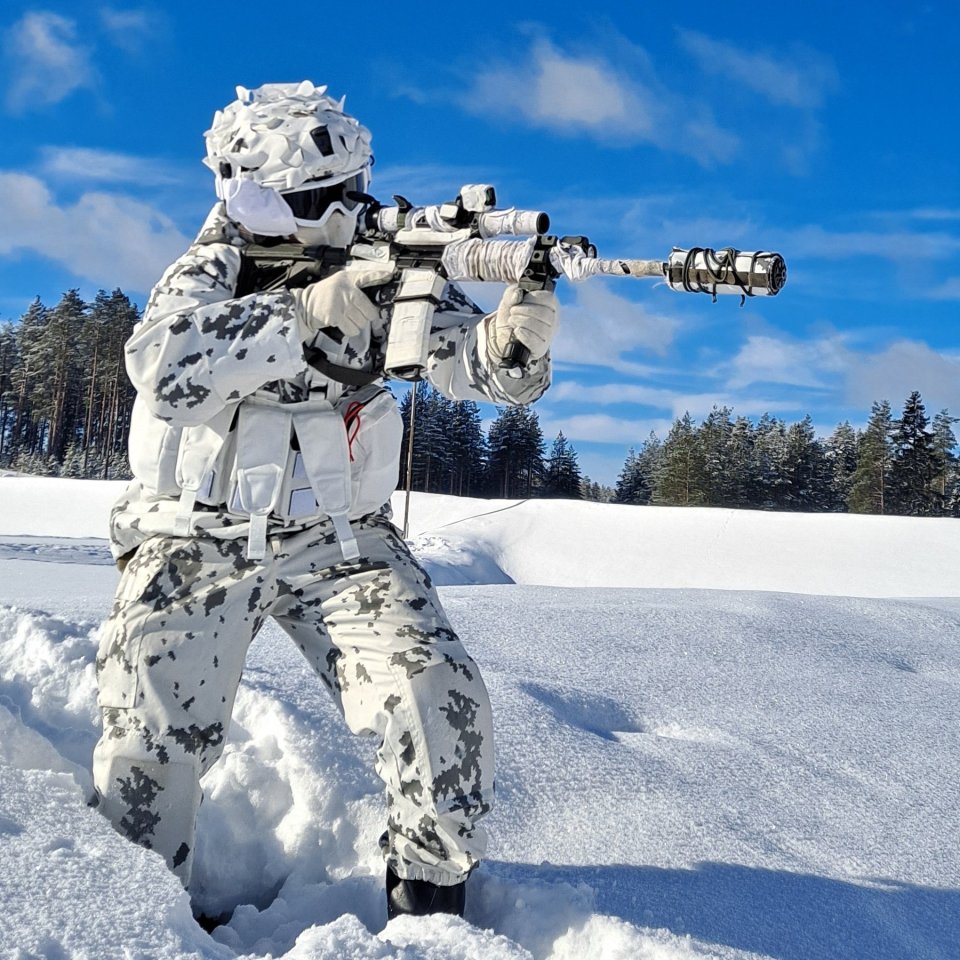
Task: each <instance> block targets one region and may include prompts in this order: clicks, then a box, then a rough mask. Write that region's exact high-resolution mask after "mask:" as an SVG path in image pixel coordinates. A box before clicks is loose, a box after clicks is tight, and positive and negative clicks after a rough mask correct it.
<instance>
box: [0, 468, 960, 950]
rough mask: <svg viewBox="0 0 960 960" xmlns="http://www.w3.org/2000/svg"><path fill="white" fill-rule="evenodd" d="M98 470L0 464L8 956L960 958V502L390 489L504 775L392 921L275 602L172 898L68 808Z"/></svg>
mask: <svg viewBox="0 0 960 960" xmlns="http://www.w3.org/2000/svg"><path fill="white" fill-rule="evenodd" d="M118 489H119V486H118V485H117V484H112V483H96V482H84V481H60V480H47V479H31V478H14V477H0V951H2V955H3V956H12V957H16V958H18V960H28V958H32V957H44V958H49V960H60V958H91V960H93V958H97V960H100V958H113V957H117V958H121V957H122V958H127V957H130V958H134V957H137V958H157V960H166V958H174V957H204V958H225V960H226V958H233V957H235V956H241V957H262V956H266V955H271V956H274V957H285V958H288V960H294V958H295V960H307V958H311V960H313V958H327V957H329V958H334V957H336V958H368V957H370V958H373V957H376V958H384V957H390V958H395V957H402V958H404V960H414V958H444V960H446V958H461V957H462V958H468V957H469V958H484V960H485V958H520V957H524V958H528V957H531V956H532V957H535V958H538V960H540V958H543V960H546V958H556V960H560V958H571V960H572V958H577V960H584V958H594V957H596V958H601V957H603V958H604V960H606V958H619V957H622V958H644V960H646V958H649V960H686V958H693V957H718V958H720V957H723V958H727V957H729V958H733V957H736V958H745V957H754V956H766V957H778V958H785V960H819V958H823V960H827V958H829V960H835V958H845V960H846V958H853V960H878V958H883V960H887V958H890V960H900V958H904V960H905V958H957V957H958V956H960V947H958V944H960V862H958V856H957V851H956V840H955V833H956V825H957V823H958V822H960V798H958V795H957V790H956V783H957V781H958V774H960V724H958V721H960V697H958V694H960V658H958V654H960V573H958V572H957V571H958V570H960V526H958V524H957V522H956V521H949V520H914V519H900V518H877V517H847V516H812V515H797V514H792V515H783V514H761V513H754V512H747V511H743V512H734V511H722V510H713V511H711V510H698V509H691V510H682V509H667V508H639V507H618V506H608V505H599V504H583V503H571V502H566V501H553V502H550V501H529V502H506V501H500V502H497V501H478V500H459V499H454V498H447V497H427V496H417V497H415V498H414V504H413V509H412V514H411V537H412V539H413V541H414V546H415V548H416V549H417V550H418V551H419V552H420V554H421V556H423V557H424V558H425V560H426V562H427V563H428V565H429V567H430V569H431V571H432V572H433V573H434V575H435V576H436V579H437V580H438V582H439V583H441V584H445V586H442V587H441V595H442V597H443V600H444V603H445V605H446V607H447V609H448V611H449V613H450V615H451V618H452V620H453V622H454V624H455V625H456V626H457V628H458V630H459V631H460V633H461V634H462V636H463V638H464V640H465V642H466V644H467V646H468V648H469V649H470V650H471V652H472V653H473V654H474V656H475V657H476V658H477V659H478V661H479V662H480V664H481V667H482V669H483V671H484V676H485V679H486V681H487V685H488V686H489V688H490V692H491V697H492V699H493V702H494V709H495V720H496V727H497V737H498V754H499V770H498V791H499V801H498V807H497V809H496V811H495V812H494V814H493V815H492V816H491V818H490V823H489V826H490V830H491V835H492V848H491V851H490V857H489V859H488V860H487V861H486V862H485V863H484V864H483V866H482V867H481V869H480V870H479V871H478V872H477V874H476V875H475V876H474V877H473V878H472V879H471V881H470V892H469V896H468V908H467V921H460V920H459V919H455V918H446V917H442V918H429V919H427V920H410V919H406V918H401V919H400V920H397V921H394V922H393V923H391V924H389V925H386V917H385V910H384V907H383V893H382V870H381V866H380V863H379V861H378V857H377V855H376V852H375V851H376V842H375V840H376V837H377V836H378V834H379V832H380V830H381V819H382V804H381V799H380V790H379V787H378V782H377V780H376V777H375V775H374V774H373V772H372V755H373V745H372V744H371V743H370V742H368V741H364V740H358V739H356V738H352V737H350V735H349V734H348V733H346V731H345V730H344V728H343V727H342V724H341V722H340V719H339V717H338V715H337V713H336V711H335V709H334V708H333V706H332V703H331V702H330V700H329V699H328V698H327V696H326V694H325V692H324V690H323V688H322V685H321V684H319V683H318V682H317V681H316V680H315V678H314V677H313V675H312V674H311V673H310V671H309V670H308V668H307V666H306V664H305V662H304V661H303V660H302V658H301V657H300V656H299V654H298V653H297V651H296V650H295V649H294V648H293V646H292V644H290V643H289V642H288V641H287V639H286V637H285V636H284V635H283V634H281V633H280V631H279V630H277V629H275V628H274V627H272V626H268V627H266V628H265V629H264V631H263V632H262V634H261V636H260V637H259V638H258V640H257V641H256V642H255V643H254V645H253V647H252V648H251V654H250V659H249V663H248V669H247V671H246V674H245V677H244V681H243V684H242V687H241V691H240V695H239V697H238V700H237V707H236V711H235V722H234V726H233V729H232V731H231V740H230V744H229V746H228V748H227V751H226V752H225V755H224V758H223V760H222V762H221V763H220V764H219V765H218V767H217V768H215V769H214V770H213V771H212V772H211V773H210V774H209V775H208V777H207V778H206V780H205V783H204V786H205V791H206V800H205V803H204V806H203V808H202V811H201V815H200V831H201V832H200V843H199V847H198V852H197V870H196V872H197V883H196V889H195V890H194V891H192V895H193V904H191V902H190V899H189V898H188V896H187V894H185V893H184V892H183V891H182V890H181V889H180V888H179V885H178V883H177V882H176V880H175V879H174V878H173V877H172V876H171V875H169V874H168V873H167V871H166V869H165V868H164V866H163V864H162V862H161V861H160V860H159V858H158V857H156V856H155V855H154V854H152V853H150V852H148V851H144V850H141V849H139V848H137V847H135V846H133V845H131V844H129V843H127V842H126V841H124V840H123V839H122V838H121V837H119V836H118V835H116V834H115V833H114V832H113V830H112V829H111V828H110V827H109V825H108V824H107V823H106V822H105V821H104V820H103V819H102V818H101V817H100V816H99V815H98V814H97V813H96V812H95V811H93V810H91V809H89V808H88V807H86V805H85V801H86V798H87V796H88V795H89V791H90V773H89V766H90V753H91V750H92V747H93V744H94V742H95V740H96V737H97V728H98V720H97V715H96V709H95V705H94V698H95V678H94V667H93V660H94V655H95V650H96V642H97V635H98V630H99V625H100V623H101V621H102V619H103V617H104V616H105V614H106V612H107V610H108V609H109V605H110V602H111V596H112V591H113V587H114V585H115V583H116V572H115V570H114V569H113V567H112V566H111V565H110V560H109V555H108V551H107V550H106V545H105V542H104V540H103V539H102V537H103V529H104V523H105V517H106V512H107V510H108V509H109V505H110V502H111V501H112V499H113V497H114V496H115V495H116V493H117V491H118ZM396 505H397V507H398V509H397V513H398V515H399V516H402V503H401V502H399V500H398V501H397V502H396ZM192 909H203V910H205V911H206V912H207V913H219V912H223V913H224V914H225V915H226V914H228V913H230V912H231V911H232V916H231V917H230V920H229V923H228V924H226V925H225V926H222V927H220V928H219V929H218V930H217V931H215V934H214V936H213V937H212V938H211V937H210V936H208V935H207V934H206V933H204V932H203V931H202V930H201V929H200V928H199V927H198V926H197V925H196V923H195V922H194V921H193V918H192V913H191V910H192Z"/></svg>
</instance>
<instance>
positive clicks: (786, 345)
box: [718, 335, 851, 390]
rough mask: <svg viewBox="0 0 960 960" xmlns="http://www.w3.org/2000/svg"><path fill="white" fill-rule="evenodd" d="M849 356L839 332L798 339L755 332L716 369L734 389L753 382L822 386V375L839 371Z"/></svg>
mask: <svg viewBox="0 0 960 960" xmlns="http://www.w3.org/2000/svg"><path fill="white" fill-rule="evenodd" d="M850 360H851V354H850V350H849V349H848V347H847V346H846V344H845V343H844V340H843V338H842V337H839V336H832V337H823V338H818V339H814V340H807V341H799V340H793V339H789V338H787V337H784V336H763V335H756V336H750V337H748V338H747V341H746V343H744V344H743V346H742V347H741V348H740V350H739V351H738V352H737V354H736V355H735V356H734V357H733V359H732V360H730V361H729V362H728V363H726V364H723V365H722V367H721V368H720V370H719V371H718V372H721V373H722V374H724V375H725V376H726V378H727V385H728V386H729V387H730V388H731V389H734V390H736V389H740V388H742V387H746V386H750V385H751V384H754V383H781V384H789V385H793V386H799V387H814V388H823V387H825V386H826V385H827V382H828V381H827V379H826V378H825V375H834V377H835V376H836V375H837V374H842V373H843V372H844V371H846V370H847V369H848V367H849V365H850Z"/></svg>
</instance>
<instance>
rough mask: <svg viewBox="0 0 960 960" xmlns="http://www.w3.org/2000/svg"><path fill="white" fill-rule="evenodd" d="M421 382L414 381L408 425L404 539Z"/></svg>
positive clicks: (408, 523)
mask: <svg viewBox="0 0 960 960" xmlns="http://www.w3.org/2000/svg"><path fill="white" fill-rule="evenodd" d="M419 386H420V381H419V380H414V381H413V388H412V390H411V391H410V423H408V424H407V488H406V489H407V496H406V499H405V501H404V504H403V539H404V540H406V539H407V537H408V536H409V535H410V491H411V490H412V489H413V438H414V426H415V424H416V422H417V387H419Z"/></svg>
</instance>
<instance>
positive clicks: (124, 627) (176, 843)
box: [94, 204, 550, 886]
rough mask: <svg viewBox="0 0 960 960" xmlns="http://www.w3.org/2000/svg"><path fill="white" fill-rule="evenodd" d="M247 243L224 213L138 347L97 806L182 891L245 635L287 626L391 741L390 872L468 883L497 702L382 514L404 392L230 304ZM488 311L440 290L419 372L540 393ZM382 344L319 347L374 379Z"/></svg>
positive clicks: (216, 216) (265, 301)
mask: <svg viewBox="0 0 960 960" xmlns="http://www.w3.org/2000/svg"><path fill="white" fill-rule="evenodd" d="M247 242H248V239H247V235H246V234H244V233H243V231H241V230H240V229H239V228H238V227H237V225H236V224H235V223H233V222H232V221H230V220H229V219H227V217H226V215H225V213H224V210H223V206H222V204H218V205H217V206H215V207H214V209H213V211H212V212H211V214H210V216H209V218H208V219H207V222H206V224H205V225H204V227H203V229H202V230H201V232H200V234H199V236H198V237H197V239H196V241H195V242H194V243H193V244H192V245H191V247H190V248H189V249H188V251H187V252H186V253H185V254H184V255H183V256H182V257H180V259H179V260H177V261H176V262H175V263H174V264H173V265H172V266H171V267H170V268H169V269H168V270H167V272H166V273H165V275H164V276H163V278H162V279H161V281H160V282H159V284H158V285H157V286H156V288H155V289H154V291H153V293H152V295H151V298H150V301H149V303H148V305H147V308H146V310H145V313H144V318H143V321H142V323H141V324H140V325H139V326H138V328H137V329H136V330H135V332H134V334H133V336H132V337H131V338H130V340H129V341H128V343H127V347H126V353H127V369H128V372H129V374H130V377H131V380H132V381H133V383H134V385H135V386H136V388H137V391H138V396H137V400H136V403H135V406H134V414H133V422H132V428H131V443H130V460H131V466H132V469H133V473H134V476H135V479H134V480H133V481H132V482H131V484H130V485H129V487H128V488H127V490H126V492H125V493H124V495H123V496H122V497H121V498H120V500H119V501H118V502H117V504H116V505H115V507H114V509H113V513H112V516H111V538H112V545H113V550H114V554H115V556H116V557H117V558H118V559H120V558H126V559H128V561H129V562H127V564H126V567H125V569H124V572H123V574H122V577H121V580H120V584H119V587H118V589H117V595H116V600H115V603H114V607H113V611H112V614H111V616H110V619H109V621H108V622H107V625H106V628H105V630H104V633H103V639H102V643H101V647H100V651H99V656H98V659H97V668H98V677H99V685H100V692H99V704H100V707H101V710H102V716H103V736H102V738H101V739H100V741H99V743H98V744H97V747H96V750H95V753H94V780H95V785H96V790H97V802H98V804H99V807H100V809H101V810H102V811H103V812H104V813H105V814H106V815H107V816H108V817H109V818H110V819H111V820H112V821H113V823H114V824H115V825H116V826H117V828H118V829H119V830H120V831H121V832H123V833H124V834H125V835H127V836H128V837H130V839H132V840H134V841H136V842H137V843H140V844H142V845H144V846H146V847H150V848H152V849H155V850H157V851H159V852H160V853H162V854H163V855H164V856H165V857H166V858H167V861H168V863H169V864H170V866H171V868H172V869H174V870H175V871H176V873H177V874H178V875H179V876H180V877H181V879H182V880H183V882H184V884H187V883H188V882H189V878H190V871H191V865H192V856H193V849H194V830H195V819H196V813H197V809H198V806H199V803H200V797H201V789H200V786H199V778H200V777H201V776H202V774H203V773H204V772H205V771H206V770H207V769H209V768H210V766H211V765H212V764H213V763H215V762H216V760H217V758H218V757H219V756H220V753H221V751H222V749H223V746H224V743H225V741H226V738H227V733H228V727H229V722H230V714H231V710H232V707H233V702H234V697H235V695H236V691H237V685H238V683H239V681H240V676H241V673H242V670H243V663H244V657H245V655H246V651H247V648H248V646H249V644H250V642H251V640H252V639H253V637H254V636H255V635H256V633H257V631H258V629H259V628H260V626H261V625H262V623H263V622H264V619H265V618H266V617H267V616H273V617H274V618H275V619H276V620H277V622H278V623H279V624H280V625H281V626H282V627H283V628H284V630H286V632H287V633H288V634H289V635H290V636H291V637H292V638H293V640H294V641H295V642H296V643H297V645H298V646H299V647H300V649H301V650H302V651H303V653H304V655H305V656H306V657H307V659H308V661H309V662H310V664H311V665H312V666H313V667H314V669H315V670H316V671H317V673H318V674H319V675H320V677H321V679H322V680H323V682H324V683H325V684H326V685H327V686H328V687H329V688H330V690H331V691H332V693H333V695H334V697H335V698H336V700H337V703H338V704H339V706H340V709H341V710H342V712H343V715H344V718H345V720H346V723H347V726H348V727H349V728H350V730H351V731H352V732H354V733H358V734H360V733H363V734H371V735H374V736H376V737H378V738H379V739H380V742H381V745H380V748H379V750H378V753H377V772H378V773H379V775H380V776H381V777H382V779H383V781H384V783H385V785H386V795H387V804H388V822H387V831H386V833H385V834H384V836H383V838H382V840H381V845H382V847H383V853H384V857H385V859H386V862H387V864H388V865H389V866H390V867H391V869H393V871H394V872H395V873H396V874H397V875H398V876H400V877H403V878H407V879H414V880H426V881H429V882H431V883H434V884H438V885H441V886H445V885H451V884H455V883H459V882H460V881H462V880H463V879H464V878H465V876H466V875H467V874H468V873H469V871H470V870H471V869H472V868H473V867H474V866H475V865H476V863H477V861H478V859H479V857H480V856H481V855H482V853H483V850H484V845H485V835H484V831H483V829H482V827H480V826H479V825H478V823H477V821H478V819H479V818H480V817H481V816H482V815H483V814H485V813H487V812H488V811H489V810H490V807H491V804H492V802H493V736H492V725H491V718H490V705H489V700H488V697H487V693H486V690H485V688H484V685H483V681H482V679H481V677H480V673H479V671H478V669H477V666H476V664H475V663H474V662H473V660H471V658H470V657H469V656H468V655H467V653H466V652H465V651H464V649H463V646H462V645H461V643H460V641H459V639H458V638H457V636H456V634H455V633H454V632H453V630H452V629H451V627H450V624H449V622H448V621H447V618H446V615H445V614H444V612H443V610H442V608H441V606H440V604H439V601H438V599H437V595H436V592H435V590H434V588H433V586H432V585H431V582H430V578H429V576H428V575H427V574H426V572H425V571H424V570H423V568H422V567H421V566H420V565H419V564H418V563H417V561H416V560H415V559H414V558H413V556H412V555H411V554H410V551H409V550H408V548H407V546H406V544H405V543H404V542H403V540H402V539H401V538H400V536H399V535H398V533H397V531H396V529H395V528H394V527H393V525H392V524H391V523H390V519H389V517H390V515H389V507H388V505H387V501H388V500H389V497H390V494H391V492H392V491H393V489H394V487H395V485H396V480H397V477H398V473H399V451H400V440H401V433H402V425H401V422H400V417H399V413H398V411H397V408H396V403H395V401H394V399H393V397H392V395H391V394H390V393H389V392H388V391H387V390H386V389H385V388H384V387H383V383H382V381H379V380H378V381H375V382H374V383H373V384H370V385H368V386H363V387H351V386H347V385H345V384H344V383H341V382H337V381H335V380H331V379H329V378H328V377H326V376H324V375H323V374H321V373H319V372H318V371H317V370H315V369H314V368H313V367H311V366H309V365H308V364H307V363H306V361H305V359H304V352H303V346H302V344H301V341H300V339H299V328H298V323H297V320H296V314H295V303H294V298H293V296H292V294H291V293H290V292H288V291H286V290H279V291H274V292H269V293H264V292H259V293H258V292H254V293H250V294H247V295H242V296H237V283H238V277H239V275H240V267H241V250H242V248H243V247H244V246H245V245H246V243H247ZM490 322H492V321H491V318H490V317H485V316H484V315H483V314H482V312H481V311H479V309H478V308H476V307H475V306H474V305H473V304H472V303H471V302H470V301H468V300H467V298H466V297H465V296H464V295H463V293H462V292H461V291H460V290H459V289H458V288H457V287H456V286H454V285H452V284H451V285H448V287H447V290H446V292H445V294H444V300H443V303H442V304H441V305H440V307H439V308H438V310H437V313H436V317H435V322H434V329H433V332H432V334H431V349H430V357H429V363H428V366H427V379H429V381H430V382H431V383H432V384H433V385H434V386H435V387H436V388H437V389H439V390H440V391H441V392H443V393H444V394H445V395H447V396H449V397H451V398H453V399H476V400H489V401H493V402H495V403H511V404H512V403H528V402H531V401H533V400H535V399H536V398H537V397H539V396H540V395H541V394H542V393H543V391H544V390H545V389H546V387H547V385H548V382H549V367H550V362H549V359H548V358H543V359H540V360H535V361H532V362H530V363H529V364H528V366H527V368H526V370H525V372H524V374H523V376H521V377H518V378H516V379H513V378H510V377H506V376H501V375H499V373H498V371H497V369H496V364H495V363H494V362H492V361H491V362H488V359H487V337H486V335H485V326H486V324H488V323H490ZM328 333H329V335H328ZM384 334H385V329H384V324H383V323H381V325H380V328H376V327H375V328H374V329H373V330H372V331H369V330H368V331H364V332H362V333H361V334H358V335H357V336H356V337H350V338H345V337H342V336H340V337H338V336H337V334H336V331H332V330H331V331H327V332H321V333H320V334H319V336H318V339H317V341H316V345H318V346H320V347H322V348H323V349H324V351H325V353H326V354H327V357H328V359H329V360H330V361H332V362H334V363H336V364H338V365H340V366H346V367H352V368H355V369H357V370H372V369H374V367H373V363H374V351H373V350H372V349H371V341H372V343H373V345H376V344H377V342H378V341H379V340H381V339H382V337H383V336H384ZM134 551H135V552H134Z"/></svg>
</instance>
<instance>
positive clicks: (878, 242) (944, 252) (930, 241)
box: [777, 225, 960, 263]
mask: <svg viewBox="0 0 960 960" xmlns="http://www.w3.org/2000/svg"><path fill="white" fill-rule="evenodd" d="M777 233H778V235H779V238H780V240H781V241H782V242H781V243H780V246H781V248H782V249H784V250H789V253H790V255H791V256H798V257H814V258H816V259H818V260H823V259H824V258H827V257H859V256H874V257H882V258H883V259H885V260H892V261H894V262H896V263H904V262H912V263H919V262H920V261H924V260H942V259H945V258H948V257H951V256H955V255H956V254H957V253H958V252H960V237H957V236H952V235H951V234H949V233H943V232H938V233H921V232H917V231H911V230H890V231H870V230H860V231H847V232H843V231H830V230H827V229H825V228H824V227H821V226H819V225H809V226H805V227H800V228H798V229H796V230H789V231H785V232H783V233H780V232H779V231H778V232H777Z"/></svg>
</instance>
